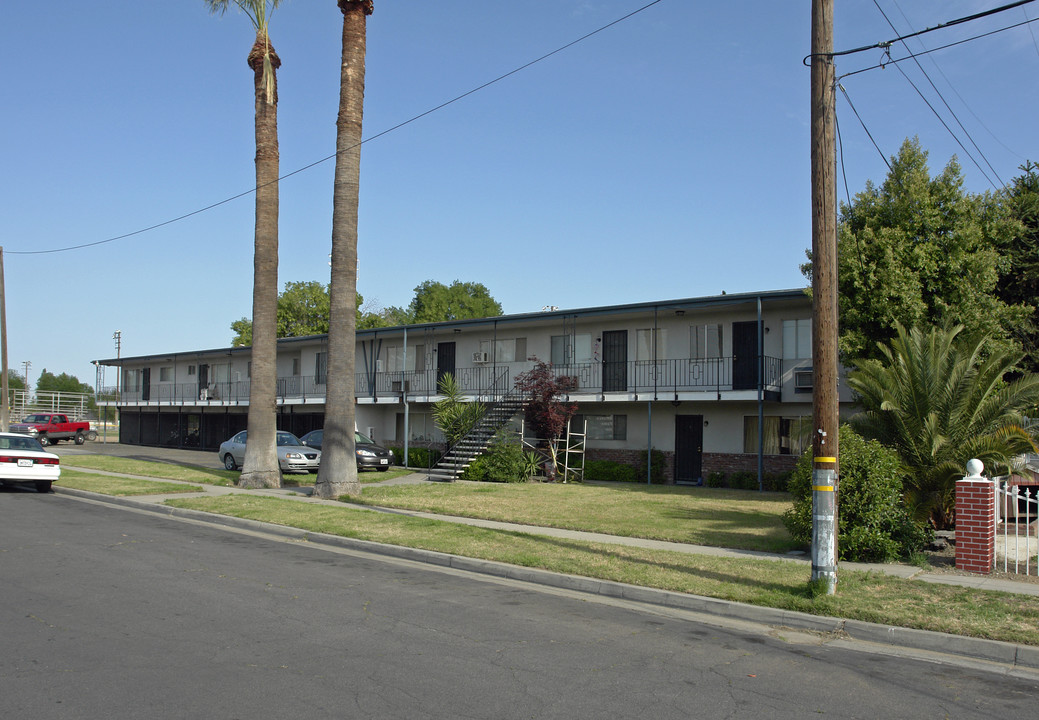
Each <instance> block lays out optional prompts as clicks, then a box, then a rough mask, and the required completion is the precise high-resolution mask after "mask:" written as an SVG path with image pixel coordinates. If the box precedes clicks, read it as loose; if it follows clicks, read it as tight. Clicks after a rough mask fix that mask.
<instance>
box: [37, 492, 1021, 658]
mask: <svg viewBox="0 0 1039 720" xmlns="http://www.w3.org/2000/svg"><path fill="white" fill-rule="evenodd" d="M54 491H55V492H56V493H59V494H63V495H71V496H74V497H80V498H83V499H87V500H92V501H95V502H100V503H102V504H110V505H120V506H124V507H128V508H133V509H135V510H144V511H147V512H151V513H155V514H157V515H167V516H170V517H176V518H183V519H187V520H195V521H199V522H205V523H207V524H211V525H219V526H225V527H231V528H237V529H241V530H252V531H262V532H264V533H266V534H269V535H276V536H279V537H283V538H286V539H288V540H300V541H305V542H308V543H315V544H320V545H328V546H331V547H339V548H344V549H349V550H359V551H363V552H367V553H372V554H377V555H384V556H388V557H393V558H397V559H401V560H410V561H413V562H420V563H425V564H428V565H437V566H440V567H449V568H452V569H454V570H460V571H463V572H471V573H477V574H481V575H488V576H492V577H500V578H504V579H508V580H515V581H519V582H529V583H534V584H537V585H544V586H546V587H553V588H558V589H562V590H570V591H575V592H581V593H587V594H591V595H601V596H603V597H610V598H617V599H622V600H629V601H633V602H639V603H646V604H650V605H659V606H663V607H668V608H674V609H679V610H688V611H692V612H699V613H705V614H709V615H715V616H718V617H725V618H729V619H736V620H744V621H748V622H754V623H760V624H764V625H770V626H776V627H785V628H791V629H796V630H807V631H811V632H817V633H824V634H839V635H843V636H846V637H848V638H850V639H852V640H858V641H862V642H868V643H877V644H882V645H891V646H896V647H903V648H910V649H914V650H924V651H929V652H939V653H945V654H950V655H958V656H962V657H969V658H973V659H977V660H985V661H989V662H995V663H1001V664H1004V665H1009V666H1011V667H1013V668H1029V669H1037V670H1039V647H1035V646H1032V645H1018V644H1016V643H1009V642H1003V641H999V640H986V639H983V638H972V637H965V636H962V635H953V634H949V633H942V632H936V631H932V630H918V629H915V628H904V627H893V626H888V625H880V624H877V623H870V622H865V621H862V620H844V619H841V618H834V617H828V616H824V615H811V614H808V613H803V612H799V611H795V610H781V609H777V608H768V607H761V606H759V605H748V604H745V603H740V602H735V601H732V600H719V599H717V598H710V597H704V596H701V595H688V594H686V593H678V592H671V591H668V590H658V589H656V588H646V587H639V586H637V585H628V584H625V583H620V582H616V581H613V580H599V579H596V578H588V577H583V576H579V575H568V574H565V573H557V572H552V571H550V570H541V569H538V568H529V567H523V566H520V565H510V564H508V563H502V562H497V561H494V560H481V559H478V558H467V557H463V556H461V555H452V554H449V553H442V552H437V551H435V550H422V549H419V548H409V547H404V546H401V545H387V544H384V543H378V542H373V541H371V540H359V539H356V538H346V537H341V536H338V535H328V534H325V533H318V532H312V531H308V530H301V529H299V528H294V527H290V526H287V525H276V524H273V523H266V522H261V521H258V520H247V519H244V518H236V517H232V516H230V515H219V514H215V513H209V512H204V511H201V510H188V509H184V508H175V507H171V506H168V505H156V504H154V503H151V502H142V501H140V500H136V499H134V498H129V497H118V496H112V495H101V494H98V493H92V492H88V491H85V490H76V489H74V488H64V487H61V488H59V487H57V486H55V488H54Z"/></svg>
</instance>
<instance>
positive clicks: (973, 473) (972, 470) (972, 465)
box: [967, 458, 985, 477]
mask: <svg viewBox="0 0 1039 720" xmlns="http://www.w3.org/2000/svg"><path fill="white" fill-rule="evenodd" d="M984 469H985V463H983V462H981V460H978V459H977V458H974V459H972V460H968V461H967V477H981V471H982V470H984Z"/></svg>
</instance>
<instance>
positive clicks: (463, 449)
mask: <svg viewBox="0 0 1039 720" xmlns="http://www.w3.org/2000/svg"><path fill="white" fill-rule="evenodd" d="M525 402H526V401H525V399H524V398H523V397H522V396H521V395H520V394H519V393H517V392H516V391H515V390H510V391H509V392H507V393H505V394H503V395H500V396H498V397H497V399H496V400H495V401H494V402H492V403H489V404H488V405H487V407H486V408H485V410H484V413H483V416H482V417H481V418H480V419H479V420H478V421H477V423H476V425H474V426H473V429H472V430H470V431H469V434H468V435H466V436H465V437H463V438H462V439H461V440H459V441H458V442H457V443H455V444H454V445H453V446H452V447H451V448H450V449H448V451H447V452H446V453H444V456H443V457H442V458H440V460H439V462H437V464H436V465H434V466H433V467H431V468H430V469H429V470H428V471H427V476H428V478H429V479H430V480H437V481H440V482H454V481H455V480H457V479H458V477H459V476H460V475H461V474H462V473H463V472H464V471H465V469H466V468H467V467H469V465H470V464H472V462H473V460H475V459H476V458H477V457H479V456H480V455H481V454H483V452H484V451H485V450H487V448H488V447H489V446H490V444H491V440H493V439H494V436H495V434H496V433H497V432H498V431H499V430H501V429H502V428H503V427H505V426H506V425H507V424H508V423H509V421H510V420H512V418H514V417H515V416H516V413H518V412H519V411H520V410H522V409H523V406H524V404H525Z"/></svg>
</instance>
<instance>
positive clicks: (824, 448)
mask: <svg viewBox="0 0 1039 720" xmlns="http://www.w3.org/2000/svg"><path fill="white" fill-rule="evenodd" d="M834 85H835V72H834V65H833V0H812V115H811V118H812V120H811V123H812V124H811V127H812V387H813V392H812V417H813V419H814V430H815V432H814V433H813V443H812V450H813V455H814V458H815V463H814V466H813V468H812V580H813V581H817V582H819V583H821V584H822V586H823V588H824V589H825V592H826V594H827V595H832V594H833V593H834V592H835V590H836V588H837V468H838V465H837V457H838V455H837V423H838V416H837V403H838V398H837V206H836V198H837V183H836V168H835V167H834V163H835V158H836V143H835V126H834V113H835V91H836V88H835V87H834Z"/></svg>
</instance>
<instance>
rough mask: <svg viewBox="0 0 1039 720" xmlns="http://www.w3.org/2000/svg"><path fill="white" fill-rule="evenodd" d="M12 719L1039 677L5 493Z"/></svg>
mask: <svg viewBox="0 0 1039 720" xmlns="http://www.w3.org/2000/svg"><path fill="white" fill-rule="evenodd" d="M0 518H3V520H2V522H0V572H2V575H0V577H2V578H3V582H2V585H0V608H2V609H0V628H2V642H0V717H5V718H33V719H34V720H35V719H36V718H40V719H44V720H46V719H49V718H85V719H88V720H89V719H93V718H142V719H147V718H168V717H178V718H181V717H219V718H279V720H280V719H282V718H284V717H287V716H288V717H304V718H325V717H329V718H331V717H336V718H342V717H349V718H362V717H363V718H448V717H450V718H456V717H468V718H593V717H594V718H598V717H603V716H607V715H608V716H610V717H621V718H624V717H640V718H688V717H697V718H729V717H755V718H757V717H768V718H802V717H804V716H806V715H809V714H812V715H814V714H823V715H825V716H828V717H838V718H932V717H933V718H982V717H984V718H991V717H1013V716H1028V715H1030V714H1032V713H1033V712H1034V709H1035V697H1036V696H1037V693H1039V675H1036V674H1028V673H1024V674H1022V675H1008V674H1005V673H999V672H995V671H993V669H992V668H989V667H985V666H984V665H982V664H978V665H977V666H974V665H971V664H970V663H959V664H945V663H941V662H926V661H921V660H918V659H911V658H907V657H898V656H895V655H891V654H883V653H874V652H864V651H863V650H862V649H855V648H851V647H845V646H841V645H839V644H835V643H827V644H822V642H821V638H818V637H813V636H812V635H811V634H810V633H805V632H789V633H784V632H776V631H774V630H769V629H767V628H764V627H763V626H760V627H759V626H753V625H751V624H749V623H739V622H735V621H730V622H729V623H727V625H728V626H725V625H726V623H722V622H721V621H718V620H709V619H706V618H703V617H700V616H697V615H695V614H692V613H688V612H684V611H678V610H668V609H664V608H659V607H649V606H642V605H638V604H635V603H625V602H622V601H616V600H612V601H611V600H606V599H596V598H589V597H587V596H583V595H579V594H576V593H570V592H566V591H562V590H553V589H550V588H543V587H539V586H531V585H527V584H523V583H517V582H513V581H508V580H503V579H498V578H489V577H483V576H477V575H472V574H467V573H461V572H458V571H453V570H450V569H445V568H436V567H432V566H428V565H422V564H416V563H412V562H409V561H403V560H397V559H393V558H387V557H381V556H370V555H366V554H364V553H359V552H356V551H352V550H347V549H342V548H339V549H337V548H331V547H328V546H324V545H318V544H315V543H305V542H291V541H286V540H285V539H284V538H279V537H276V536H267V535H264V534H263V533H257V532H245V531H242V530H233V529H229V528H217V527H213V526H211V525H209V524H206V523H199V522H193V521H189V520H185V519H175V518H168V517H163V516H157V515H155V514H153V513H147V512H140V511H135V510H132V509H127V508H115V507H111V506H108V505H103V504H98V503H93V502H88V501H84V500H80V499H76V498H73V497H68V496H63V495H38V494H36V493H33V492H31V491H20V490H4V491H0Z"/></svg>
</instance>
